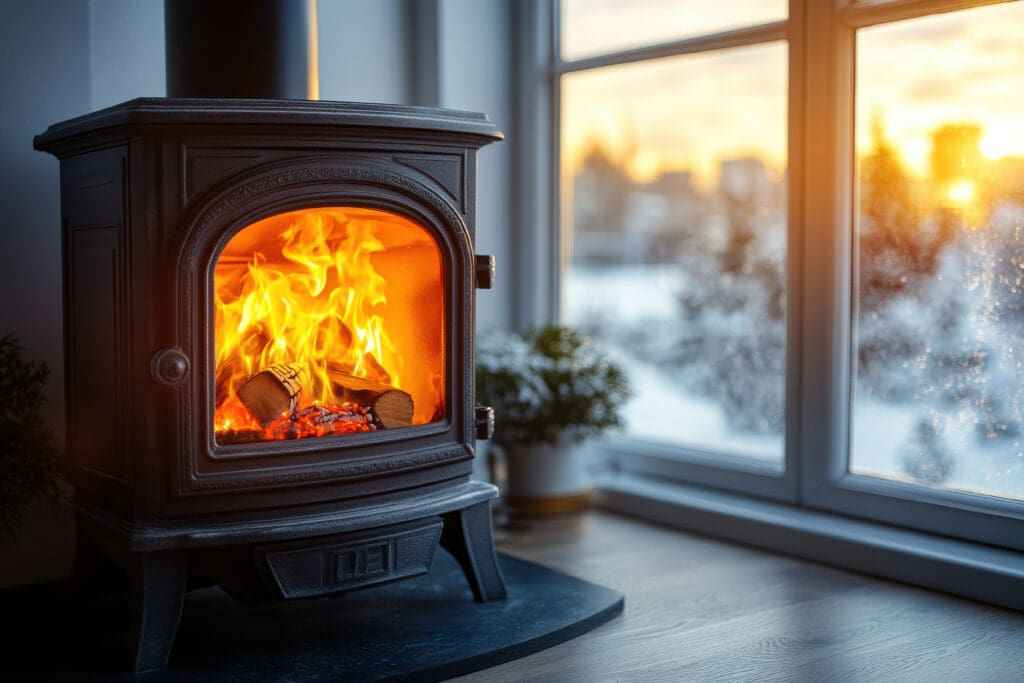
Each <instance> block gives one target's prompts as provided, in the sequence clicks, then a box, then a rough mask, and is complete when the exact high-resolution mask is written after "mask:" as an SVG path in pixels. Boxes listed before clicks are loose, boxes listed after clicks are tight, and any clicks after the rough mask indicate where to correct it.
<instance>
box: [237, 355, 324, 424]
mask: <svg viewBox="0 0 1024 683" xmlns="http://www.w3.org/2000/svg"><path fill="white" fill-rule="evenodd" d="M307 382H309V368H307V367H306V364H305V363H289V364H288V365H284V364H281V363H275V364H274V365H270V366H268V367H265V368H263V369H262V370H260V371H259V372H257V373H256V374H255V375H253V376H252V377H250V378H249V379H248V380H246V382H245V384H243V385H242V387H241V388H240V389H239V390H238V398H239V400H240V401H241V402H242V404H243V405H244V406H245V407H246V409H247V410H248V411H249V412H250V413H252V416H253V417H255V418H256V419H257V420H259V422H260V424H261V425H263V426H264V427H266V426H267V425H269V424H270V423H271V422H273V421H275V420H277V419H278V418H280V417H281V416H287V415H291V414H292V413H294V412H295V411H296V410H298V408H299V395H300V394H301V393H302V387H303V385H304V384H306V383H307Z"/></svg>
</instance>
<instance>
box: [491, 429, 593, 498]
mask: <svg viewBox="0 0 1024 683" xmlns="http://www.w3.org/2000/svg"><path fill="white" fill-rule="evenodd" d="M588 452H589V442H586V441H584V442H582V443H575V442H572V441H570V440H569V439H567V438H564V437H563V438H561V439H559V441H558V442H557V443H554V444H536V445H530V446H516V445H512V446H509V447H507V448H506V449H505V461H506V464H507V467H508V492H507V493H508V495H507V502H508V504H509V505H510V506H511V507H514V508H516V509H517V510H519V511H521V512H525V513H527V514H537V515H544V514H558V513H562V512H573V511H576V510H582V509H584V508H586V507H587V506H588V505H589V504H590V490H591V484H590V477H589V476H588V474H587V461H588Z"/></svg>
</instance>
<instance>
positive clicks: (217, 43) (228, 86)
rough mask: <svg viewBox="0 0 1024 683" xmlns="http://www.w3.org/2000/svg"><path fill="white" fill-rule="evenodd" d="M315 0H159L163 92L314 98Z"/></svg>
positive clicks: (187, 95)
mask: <svg viewBox="0 0 1024 683" xmlns="http://www.w3.org/2000/svg"><path fill="white" fill-rule="evenodd" d="M316 28H317V27H316V0H164V33H165V37H166V46H167V96H168V97H210V98H236V97H255V98H272V99H293V100H315V99H317V97H318V95H319V93H318V90H319V84H318V82H317V42H316V41H317V35H316Z"/></svg>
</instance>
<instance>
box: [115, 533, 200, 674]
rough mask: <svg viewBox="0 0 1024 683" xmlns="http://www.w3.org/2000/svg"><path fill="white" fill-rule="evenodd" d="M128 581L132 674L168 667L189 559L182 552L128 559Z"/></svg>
mask: <svg viewBox="0 0 1024 683" xmlns="http://www.w3.org/2000/svg"><path fill="white" fill-rule="evenodd" d="M128 565H129V566H128V572H129V579H130V581H131V594H130V596H129V601H130V605H131V619H132V639H133V642H134V643H135V652H134V657H133V659H132V671H133V672H134V673H142V672H145V671H157V670H160V669H163V668H164V667H165V666H167V658H168V656H170V654H171V645H172V644H173V643H174V635H175V633H176V632H177V630H178V620H179V619H180V618H181V605H182V603H183V602H184V599H185V578H186V576H187V574H188V556H187V554H186V553H185V552H183V551H171V550H169V551H157V552H143V553H133V554H132V556H131V557H129V558H128Z"/></svg>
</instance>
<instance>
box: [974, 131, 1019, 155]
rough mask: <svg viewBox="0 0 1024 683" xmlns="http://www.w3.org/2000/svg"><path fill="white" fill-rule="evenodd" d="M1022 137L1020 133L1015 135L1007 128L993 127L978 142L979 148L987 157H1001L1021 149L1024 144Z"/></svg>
mask: <svg viewBox="0 0 1024 683" xmlns="http://www.w3.org/2000/svg"><path fill="white" fill-rule="evenodd" d="M1020 138H1021V136H1020V135H1019V134H1018V135H1015V134H1012V133H1010V132H1008V131H1005V130H1000V129H998V128H992V129H990V130H989V131H988V132H987V133H985V137H983V138H982V139H981V141H980V142H979V143H978V148H979V149H980V150H981V153H982V154H984V155H985V158H987V159H993V160H994V159H1001V158H1002V157H1005V156H1010V155H1011V154H1013V153H1014V151H1015V150H1018V149H1020V147H1021V146H1022V145H1021V144H1020V143H1021V139H1020Z"/></svg>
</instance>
